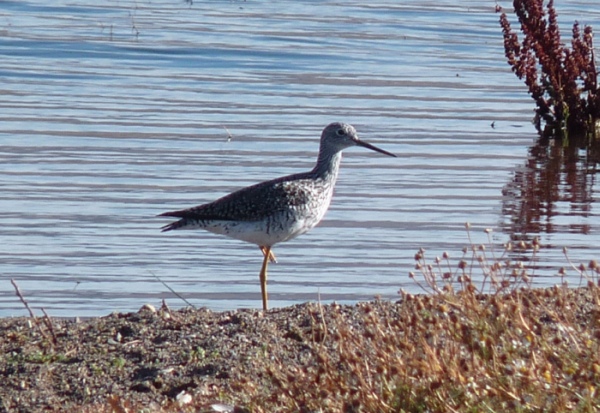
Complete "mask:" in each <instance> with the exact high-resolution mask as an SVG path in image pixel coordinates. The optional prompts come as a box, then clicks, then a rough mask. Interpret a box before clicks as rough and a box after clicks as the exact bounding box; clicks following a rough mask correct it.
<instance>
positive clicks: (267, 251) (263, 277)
mask: <svg viewBox="0 0 600 413" xmlns="http://www.w3.org/2000/svg"><path fill="white" fill-rule="evenodd" d="M260 249H261V251H262V252H263V254H264V255H265V258H264V259H263V264H262V268H261V270H260V275H259V278H260V292H261V294H262V303H263V310H265V311H266V310H267V309H268V308H269V297H268V295H267V265H269V260H270V257H271V247H260Z"/></svg>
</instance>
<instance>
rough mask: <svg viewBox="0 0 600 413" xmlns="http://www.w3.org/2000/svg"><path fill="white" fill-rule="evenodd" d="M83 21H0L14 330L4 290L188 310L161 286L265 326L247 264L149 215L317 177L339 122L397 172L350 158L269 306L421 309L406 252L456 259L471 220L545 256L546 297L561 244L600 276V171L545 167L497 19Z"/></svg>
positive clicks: (448, 9) (303, 4)
mask: <svg viewBox="0 0 600 413" xmlns="http://www.w3.org/2000/svg"><path fill="white" fill-rule="evenodd" d="M97 4H98V2H93V1H83V0H82V1H79V2H75V1H55V2H52V4H51V5H49V3H48V2H44V1H18V2H17V1H14V2H12V1H4V2H0V55H1V58H0V77H1V79H2V83H1V84H0V93H1V95H2V99H1V100H0V107H1V111H0V122H1V125H2V127H1V129H0V165H1V166H0V227H1V230H0V231H1V233H0V234H1V241H2V242H1V243H0V262H1V264H0V316H8V315H23V314H26V311H25V309H24V307H23V305H22V304H21V303H20V302H19V300H18V298H17V297H16V296H15V294H14V289H13V286H12V285H11V283H10V280H11V279H14V280H15V281H16V282H17V283H18V285H19V286H20V288H21V290H22V292H23V294H24V295H25V297H26V299H27V300H28V301H29V303H30V305H31V306H32V307H33V308H34V309H39V307H43V308H45V309H46V311H47V312H48V313H50V314H51V315H54V316H73V315H79V316H90V315H92V316H93V315H103V314H106V313H108V312H110V311H114V310H118V311H131V310H136V309H137V308H139V307H140V306H141V305H142V304H144V303H152V304H154V305H159V304H160V302H161V300H162V299H163V298H164V299H165V300H167V302H168V304H169V305H171V306H173V307H177V306H181V305H183V304H184V303H183V302H182V301H181V300H179V299H178V298H176V297H175V296H174V295H173V294H172V293H171V292H170V291H169V290H168V289H167V288H166V287H165V286H164V285H163V284H162V283H161V282H160V281H159V280H158V279H159V278H160V280H162V281H163V282H165V283H167V284H168V285H169V286H170V287H171V288H172V289H174V290H175V291H177V292H179V293H181V294H182V295H183V296H184V297H185V298H187V299H188V300H190V301H191V302H192V303H193V304H194V305H196V306H208V307H209V308H211V309H214V310H223V309H231V308H239V307H259V306H260V289H259V284H258V271H259V269H260V264H261V260H262V257H261V254H260V252H259V251H258V249H257V248H256V247H255V246H252V245H249V244H245V243H242V242H239V241H235V240H230V239H227V238H224V237H219V236H216V235H212V234H210V233H205V232H203V231H195V232H190V231H187V232H170V233H161V232H160V231H159V228H160V226H161V225H163V224H165V223H167V222H169V221H168V220H164V219H160V218H157V217H156V215H157V214H159V213H161V212H164V211H168V210H172V209H180V208H184V207H190V206H194V205H197V204H200V203H204V202H209V201H211V200H213V199H216V198H217V197H219V196H222V195H224V194H226V193H228V192H230V191H232V190H234V189H237V188H239V187H241V186H245V185H248V184H252V183H256V182H259V181H262V180H266V179H270V178H273V177H276V176H280V175H284V174H288V173H293V172H298V171H303V170H308V169H310V168H312V166H313V163H314V161H315V157H316V152H317V149H318V138H319V135H320V132H321V130H322V128H323V127H324V126H325V125H326V124H328V123H330V122H332V121H345V122H349V123H352V124H353V125H355V127H356V128H357V129H358V131H359V134H360V135H361V136H362V137H363V138H364V139H365V140H367V141H370V142H372V143H375V144H377V145H378V146H380V147H381V148H384V149H386V150H389V151H392V152H394V153H396V154H397V155H398V158H388V157H384V156H380V155H379V154H377V153H374V152H369V151H365V150H361V149H359V148H353V149H349V150H347V151H346V152H345V153H344V160H343V162H342V170H341V173H340V178H339V180H338V184H337V188H336V194H335V196H334V200H333V203H332V206H331V208H330V210H329V212H328V214H327V215H326V217H325V219H324V221H323V222H322V223H321V225H320V226H319V227H317V228H315V229H314V230H313V231H312V232H310V233H309V234H307V235H304V236H302V237H300V238H297V239H295V240H293V241H291V242H289V243H285V244H281V245H278V246H276V248H275V252H276V254H277V257H278V260H279V263H278V264H276V265H272V266H271V271H270V280H269V287H270V294H271V296H270V299H271V304H272V305H273V306H282V305H290V304H293V303H298V302H304V301H306V300H317V299H319V298H320V299H321V300H323V301H329V300H337V301H342V302H354V301H357V300H364V299H370V298H372V297H374V296H375V295H381V296H383V297H386V298H394V297H396V294H397V291H398V289H399V288H405V289H407V290H411V291H415V292H417V291H419V290H418V289H417V287H416V286H415V284H414V283H412V282H411V281H410V280H409V278H408V276H407V275H408V272H409V271H411V270H412V269H413V267H414V254H415V252H416V251H417V250H418V249H419V248H420V247H423V248H425V249H426V250H427V253H428V254H430V255H429V256H430V258H431V259H433V258H434V257H435V256H436V255H441V253H442V252H443V251H448V252H449V254H450V255H451V256H452V257H456V258H458V257H460V256H461V249H462V247H463V246H464V245H465V244H466V243H467V242H468V240H467V234H466V232H465V229H464V223H465V222H467V221H468V222H470V223H471V225H472V231H471V235H472V237H473V239H474V241H475V242H486V241H487V235H485V234H484V232H483V230H484V228H493V229H494V232H493V235H492V237H493V242H494V243H497V244H501V243H504V242H506V241H508V240H510V239H511V238H512V239H523V238H526V239H529V238H531V237H533V236H535V235H538V234H539V236H540V239H541V241H542V244H543V248H542V250H541V251H540V253H539V257H538V259H539V261H538V262H539V265H537V266H536V270H535V271H536V272H535V275H536V277H535V279H534V282H535V283H536V284H538V285H549V284H553V283H555V282H556V278H555V277H554V275H555V274H556V272H557V269H558V268H559V267H561V266H564V265H566V261H565V259H564V257H563V256H562V248H563V246H568V247H569V248H570V256H571V258H572V259H573V260H574V261H575V262H578V260H582V261H587V260H589V259H592V258H595V257H597V256H598V249H599V247H600V238H599V235H598V230H599V225H598V224H599V222H598V211H597V205H595V203H596V198H597V197H598V193H597V191H596V190H595V188H594V185H593V184H594V180H595V164H590V163H589V162H587V160H586V159H585V153H584V152H582V153H579V152H577V151H576V152H574V153H570V154H568V156H569V157H571V158H570V159H572V160H573V162H571V163H567V162H566V161H565V159H564V158H565V157H567V156H566V155H564V154H563V153H557V152H556V151H554V152H551V153H549V154H546V155H544V156H542V157H541V158H540V156H539V154H537V153H536V152H535V149H534V148H533V144H534V142H535V131H534V128H533V126H532V125H531V123H530V120H531V117H532V109H533V102H532V101H531V99H530V98H529V96H528V95H527V93H526V89H525V87H524V86H523V85H522V84H521V83H520V81H519V80H518V79H516V77H515V76H514V75H513V74H512V73H511V71H510V67H509V66H508V65H507V64H506V62H505V59H504V52H503V47H502V36H501V32H500V29H499V25H498V15H497V14H495V13H494V4H493V2H492V3H490V2H488V1H465V2H458V3H457V2H454V1H446V0H440V1H435V2H423V1H420V0H419V1H417V0H413V1H405V2H402V4H398V2H379V3H377V2H375V3H373V2H370V3H369V4H364V2H354V1H345V2H320V1H319V2H311V1H293V2H258V1H252V0H249V1H244V2H241V1H195V2H194V3H193V4H192V5H189V4H186V3H185V2H183V1H178V0H172V1H170V0H169V1H168V0H160V1H135V2H133V1H104V2H100V3H99V4H100V5H97ZM505 7H507V8H508V5H507V6H505ZM558 10H559V19H561V21H563V22H565V23H567V25H566V26H565V30H564V34H563V35H564V36H566V37H568V36H569V32H568V24H569V23H570V22H572V21H573V20H575V19H578V20H580V22H581V23H582V24H591V25H593V26H594V27H600V10H599V9H598V8H597V7H596V3H595V2H591V1H581V2H575V1H571V2H567V1H565V2H561V4H560V5H559V8H558ZM540 159H541V160H540ZM553 162H554V163H555V164H557V165H558V166H557V168H558V173H557V174H556V175H555V176H556V177H557V181H556V182H554V183H552V184H551V185H550V186H552V188H551V190H545V189H544V188H545V187H546V186H548V185H546V184H548V182H547V178H545V175H544V174H543V173H541V172H540V170H539V168H549V167H551V165H552V164H553ZM548 165H550V166H548ZM563 165H564V166H563ZM536 168H538V169H536ZM531 188H534V191H533V192H532V190H531ZM546 189H547V188H546ZM536 191H537V192H536ZM532 194H533V195H532ZM527 196H529V197H532V199H534V200H536V201H538V208H537V209H536V208H534V209H531V208H530V204H531V202H528V201H527ZM570 274H571V276H572V277H573V282H576V281H577V280H578V277H577V276H576V273H575V272H573V271H571V273H570Z"/></svg>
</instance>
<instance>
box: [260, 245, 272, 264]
mask: <svg viewBox="0 0 600 413" xmlns="http://www.w3.org/2000/svg"><path fill="white" fill-rule="evenodd" d="M258 248H260V250H261V251H262V253H263V255H268V256H269V261H270V262H271V263H272V264H277V257H275V254H274V253H273V251H271V252H269V253H268V254H267V247H258Z"/></svg>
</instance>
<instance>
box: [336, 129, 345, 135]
mask: <svg viewBox="0 0 600 413" xmlns="http://www.w3.org/2000/svg"><path fill="white" fill-rule="evenodd" d="M336 133H337V135H338V136H344V135H345V134H346V131H345V130H343V129H338V130H337V132H336Z"/></svg>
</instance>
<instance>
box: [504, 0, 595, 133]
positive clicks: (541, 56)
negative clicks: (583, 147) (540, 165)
mask: <svg viewBox="0 0 600 413" xmlns="http://www.w3.org/2000/svg"><path fill="white" fill-rule="evenodd" d="M513 5H514V11H515V14H516V15H517V17H518V19H519V23H520V24H521V32H522V33H523V39H522V41H521V42H519V38H518V36H517V34H516V33H515V32H514V31H513V30H512V29H511V26H510V23H509V21H508V18H507V16H506V14H505V13H504V12H502V8H501V7H497V8H496V10H497V11H498V12H502V14H501V15H500V25H501V26H502V33H503V34H504V49H505V53H506V58H507V60H508V64H509V65H510V66H511V67H512V70H513V72H515V74H516V75H517V77H518V78H519V79H523V80H524V81H525V84H526V85H527V86H528V88H529V93H530V94H531V97H532V98H533V99H534V100H535V102H536V106H537V107H536V110H535V113H536V115H535V120H534V122H535V126H536V129H537V130H538V132H539V133H540V134H541V135H542V136H543V137H545V138H548V137H553V138H556V139H559V140H568V139H569V138H570V139H571V140H572V142H575V141H576V140H577V139H575V138H591V137H594V136H595V134H596V127H595V125H596V119H598V118H600V90H599V89H598V72H597V70H596V63H595V59H594V48H593V39H592V28H591V27H590V26H585V27H584V29H583V32H582V31H581V30H580V27H579V23H578V22H575V23H574V24H573V35H572V39H571V47H568V46H567V45H565V44H563V43H562V42H561V39H560V31H559V27H558V20H557V14H556V10H555V9H554V1H553V0H549V1H548V4H547V6H546V7H545V8H544V6H543V0H514V2H513ZM588 142H591V141H590V140H588Z"/></svg>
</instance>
